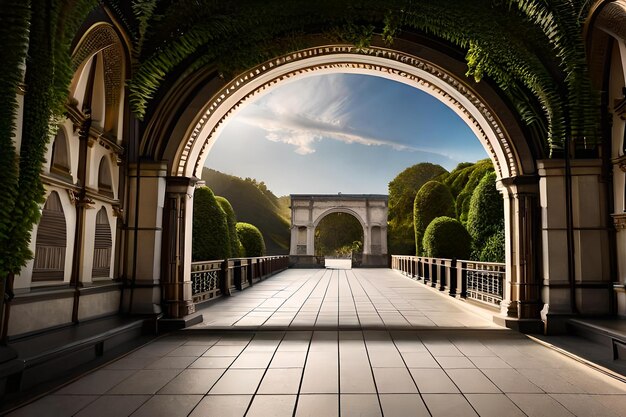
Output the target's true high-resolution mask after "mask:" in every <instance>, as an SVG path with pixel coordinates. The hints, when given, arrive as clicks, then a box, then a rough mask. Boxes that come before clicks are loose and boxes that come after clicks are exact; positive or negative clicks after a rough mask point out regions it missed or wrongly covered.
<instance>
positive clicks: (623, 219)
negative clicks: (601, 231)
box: [611, 213, 626, 230]
mask: <svg viewBox="0 0 626 417" xmlns="http://www.w3.org/2000/svg"><path fill="white" fill-rule="evenodd" d="M611 216H612V217H613V224H614V225H615V229H616V230H626V213H620V214H612V215H611Z"/></svg>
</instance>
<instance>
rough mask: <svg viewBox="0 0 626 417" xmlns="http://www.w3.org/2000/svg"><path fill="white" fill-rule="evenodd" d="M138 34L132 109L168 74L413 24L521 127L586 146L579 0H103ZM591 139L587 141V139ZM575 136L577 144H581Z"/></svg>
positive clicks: (588, 100) (142, 110) (593, 126)
mask: <svg viewBox="0 0 626 417" xmlns="http://www.w3.org/2000/svg"><path fill="white" fill-rule="evenodd" d="M108 3H109V4H110V5H111V7H112V8H113V9H115V10H117V12H118V13H121V14H124V19H123V20H124V21H125V22H126V23H127V26H128V27H129V28H130V31H131V32H132V33H133V34H134V36H135V43H136V48H137V50H138V51H139V61H140V65H139V68H138V71H137V72H135V74H134V76H133V79H132V80H131V82H130V100H131V104H132V106H133V109H134V111H135V112H136V114H137V115H138V116H139V117H140V118H141V117H146V116H148V117H149V115H150V113H151V112H152V111H153V110H154V106H155V102H156V101H157V100H155V97H160V96H162V94H163V92H164V89H165V90H166V89H167V85H170V83H171V81H172V80H173V79H179V78H180V77H185V76H189V75H190V74H193V73H194V72H195V71H198V70H199V69H202V68H206V67H213V68H216V69H217V70H219V71H220V72H221V73H223V74H224V75H225V77H226V78H227V79H228V78H230V77H231V76H232V75H233V74H237V73H240V72H241V71H244V70H245V69H247V68H251V67H253V66H254V65H255V64H258V63H260V62H263V61H265V60H268V59H270V58H272V57H275V56H279V55H282V54H284V53H288V52H291V51H294V50H298V49H303V48H304V47H306V46H307V36H309V35H311V34H317V35H321V36H323V37H325V38H327V39H329V41H330V42H334V43H349V44H352V45H354V46H356V47H357V48H358V49H363V48H367V47H368V46H369V44H370V42H371V39H372V36H373V35H375V34H380V35H382V37H383V38H384V39H385V40H386V41H387V42H388V43H389V45H390V46H391V47H393V46H392V43H393V41H394V39H395V38H399V37H402V36H404V35H405V34H406V33H409V32H418V33H421V34H425V35H428V36H430V37H431V38H433V39H436V40H438V41H439V42H443V43H444V44H445V45H448V46H452V47H453V48H454V49H455V50H456V51H457V52H456V53H461V54H466V61H467V65H468V77H474V78H476V79H481V78H483V77H487V78H490V79H491V81H492V82H494V83H495V84H497V85H498V86H499V88H500V91H501V94H502V96H504V97H506V98H507V99H508V100H509V101H510V102H511V103H512V106H514V107H515V109H516V110H517V112H518V114H519V116H520V118H521V119H522V120H523V121H524V122H525V123H526V124H527V125H528V126H529V131H530V132H531V133H532V134H533V135H534V136H535V137H537V138H539V139H540V140H541V141H543V143H544V144H545V146H546V148H549V149H550V150H551V151H553V152H556V153H557V154H560V152H561V151H562V148H563V146H565V143H566V142H567V141H566V140H565V139H566V138H567V139H570V138H573V139H575V142H577V143H579V144H587V145H588V146H593V144H594V143H595V140H596V138H597V136H598V135H599V133H598V130H597V129H598V127H597V126H598V123H597V121H598V120H599V110H598V108H597V107H598V106H597V103H596V101H595V95H594V93H593V91H592V89H591V83H590V81H589V77H588V75H587V69H586V64H585V51H584V45H583V41H582V36H581V32H582V23H583V19H584V18H585V17H586V13H587V10H588V8H589V6H590V3H591V2H588V1H585V0H555V1H551V2H545V1H543V0H499V1H494V0H475V1H471V2H468V1H466V0H438V1H433V0H389V1H385V2H380V1H374V0H360V1H354V0H321V1H316V2H310V1H306V0H291V1H284V0H267V1H263V2H258V1H254V0H241V1H238V2H226V1H215V0H212V1H208V0H206V1H203V0H194V1H191V0H179V1H173V0H167V1H166V0H161V1H159V0H153V1H141V2H139V1H137V2H135V3H134V6H132V7H131V6H129V5H128V4H127V2H122V1H120V0H109V2H108ZM589 144H591V145H589ZM581 146H582V145H581Z"/></svg>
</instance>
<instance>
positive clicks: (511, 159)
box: [174, 45, 518, 177]
mask: <svg viewBox="0 0 626 417" xmlns="http://www.w3.org/2000/svg"><path fill="white" fill-rule="evenodd" d="M340 54H343V55H346V54H348V55H353V56H354V57H355V59H356V58H360V57H362V56H364V55H365V56H371V57H376V58H383V59H385V60H388V62H389V66H385V65H380V64H369V63H362V62H349V61H348V60H346V61H345V62H340V63H338V62H333V63H327V64H323V63H322V64H318V65H315V66H304V65H303V66H301V67H299V68H295V69H294V70H292V71H290V72H288V73H286V74H282V75H279V76H278V77H276V78H273V79H271V80H269V81H267V82H265V83H263V84H262V85H260V86H259V87H257V88H256V89H255V90H254V91H252V92H250V93H248V94H247V95H245V96H244V97H243V98H242V99H240V100H239V101H238V102H237V103H236V104H235V105H234V106H232V107H231V108H230V109H228V111H227V112H226V113H225V114H224V115H223V116H222V117H221V118H220V120H219V121H218V122H217V123H215V125H214V126H212V127H211V131H210V133H209V134H208V136H207V137H206V139H201V138H200V136H201V133H202V131H203V128H204V127H205V125H206V124H207V122H208V121H209V119H210V118H211V117H212V116H213V115H214V114H215V113H216V112H217V110H218V109H219V108H220V106H222V105H223V103H224V102H225V101H226V100H227V98H228V97H230V96H233V94H234V93H235V92H237V91H239V90H241V89H243V88H244V87H245V86H247V85H248V84H251V83H252V82H253V81H255V80H257V79H258V78H260V77H261V76H262V75H264V74H266V73H268V72H270V71H272V70H275V69H276V68H278V67H281V66H286V65H290V66H293V65H294V63H295V62H297V61H304V60H306V59H309V58H313V57H321V56H328V57H329V58H330V57H333V56H335V55H340ZM394 63H399V64H404V65H410V66H412V67H414V68H415V69H417V70H420V71H423V72H425V73H427V74H429V75H432V76H433V77H436V78H437V79H438V80H440V81H441V82H442V83H444V84H446V85H447V86H449V87H450V88H452V89H453V90H454V91H456V92H458V93H459V94H460V95H462V96H463V97H464V98H465V99H466V100H467V101H469V102H470V103H471V105H472V106H473V107H474V108H476V110H478V112H479V113H480V114H481V116H482V117H483V118H484V119H485V120H486V121H487V123H488V125H489V127H490V130H491V131H492V132H493V133H494V134H495V136H496V137H497V140H498V142H499V145H500V147H501V149H502V150H503V151H504V153H505V158H506V160H505V161H500V159H499V158H498V157H497V155H496V152H495V150H494V149H493V146H492V145H491V143H490V140H489V137H488V135H487V133H486V132H485V131H484V129H483V126H481V124H480V123H479V122H478V121H477V120H476V119H475V117H474V116H473V115H472V114H471V113H470V112H469V111H468V109H467V108H466V106H464V105H463V104H462V103H460V102H459V101H458V100H457V99H456V98H454V97H452V96H451V95H450V94H448V93H447V92H446V91H444V90H443V89H442V88H441V87H439V86H438V85H435V84H433V83H432V82H430V81H429V80H426V79H424V78H421V77H418V76H417V75H414V74H409V73H407V72H405V71H403V70H400V69H398V68H394V67H393V64H394ZM333 69H336V70H338V71H342V70H346V69H348V70H354V69H362V70H368V71H377V72H381V73H387V74H392V75H394V76H399V77H403V78H405V79H407V80H409V81H410V83H409V84H414V85H419V86H420V87H421V88H425V89H427V90H430V91H431V92H432V93H433V94H434V95H436V96H437V97H439V99H440V100H441V101H443V102H447V103H449V104H450V105H451V106H453V107H456V108H457V109H459V110H460V112H461V113H462V114H463V116H464V117H465V118H466V120H467V121H469V123H470V124H471V125H473V127H474V128H475V131H476V132H477V133H478V134H479V136H480V139H481V141H482V143H483V144H484V145H485V147H486V148H487V151H488V153H489V154H490V156H491V157H492V160H494V161H495V164H496V170H497V173H498V176H499V177H503V170H502V167H501V166H500V163H501V162H504V163H506V164H507V166H508V171H509V174H510V176H516V175H518V171H517V161H516V157H515V155H514V152H513V150H512V149H511V147H510V145H509V143H508V142H509V139H508V138H507V137H506V136H505V133H504V131H503V128H502V127H501V126H500V123H499V120H497V118H496V116H495V115H494V114H493V113H492V111H491V110H490V109H489V108H488V107H487V106H486V105H485V103H483V101H482V100H481V99H480V98H479V97H478V96H477V95H476V94H474V92H473V91H472V90H470V88H469V87H468V86H467V85H465V84H464V83H463V82H461V80H459V79H457V78H456V77H454V76H452V75H451V74H449V73H448V72H446V71H444V70H443V69H441V68H439V67H437V66H435V65H433V64H431V63H429V62H426V61H423V60H421V59H420V58H417V57H415V56H412V55H407V54H404V53H401V52H397V51H393V50H388V49H383V48H365V49H363V48H360V49H357V48H356V47H354V46H352V45H333V46H320V47H315V48H310V49H305V50H301V51H297V52H293V53H291V54H288V55H284V56H281V57H278V58H275V59H273V60H271V61H268V62H266V63H264V64H261V65H259V66H257V67H255V68H252V69H251V70H249V71H248V72H246V73H245V74H242V75H241V76H239V77H238V78H236V79H234V80H232V81H231V82H230V83H228V84H227V85H226V86H225V87H223V88H222V89H221V90H220V91H219V92H218V93H217V94H216V95H215V96H214V98H213V101H212V102H210V103H209V104H208V105H207V107H206V110H205V113H204V114H203V115H202V116H201V117H200V119H199V120H198V122H197V123H196V125H195V126H194V128H193V129H192V131H191V134H190V135H189V136H188V138H187V141H186V143H185V145H184V146H183V147H182V150H181V151H180V155H179V157H178V162H177V165H176V166H175V167H174V170H175V171H174V174H175V175H179V176H184V175H185V173H186V172H187V170H188V168H190V164H194V166H193V173H194V174H195V175H196V176H198V172H199V170H201V169H202V167H201V166H200V161H201V160H202V159H203V156H204V155H205V154H206V152H208V149H209V144H210V143H211V142H212V141H213V140H214V135H215V132H216V131H217V129H219V128H220V127H221V126H222V125H223V124H224V122H225V121H226V119H227V118H228V117H229V116H231V115H232V114H233V113H234V112H235V111H236V110H237V109H238V108H239V107H240V106H242V105H243V104H245V103H247V102H248V101H249V100H250V99H251V98H253V97H254V96H256V95H258V94H260V93H262V92H264V91H265V90H266V89H268V88H271V87H273V86H274V85H276V84H277V83H279V82H281V81H285V80H288V79H290V78H293V77H295V76H298V75H302V74H307V73H311V72H315V71H324V70H325V71H328V70H333ZM200 140H204V142H203V143H202V144H200V143H198V142H199V141H200ZM197 146H200V152H199V155H198V157H197V158H196V160H194V161H191V160H190V157H191V153H192V150H193V149H194V148H196V147H197Z"/></svg>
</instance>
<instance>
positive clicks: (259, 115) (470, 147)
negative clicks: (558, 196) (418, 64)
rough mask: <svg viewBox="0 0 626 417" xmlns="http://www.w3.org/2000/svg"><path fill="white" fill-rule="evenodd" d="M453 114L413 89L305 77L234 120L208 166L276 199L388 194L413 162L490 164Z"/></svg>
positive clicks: (371, 80)
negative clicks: (261, 185) (252, 181)
mask: <svg viewBox="0 0 626 417" xmlns="http://www.w3.org/2000/svg"><path fill="white" fill-rule="evenodd" d="M486 157H487V154H486V153H485V151H484V149H483V147H482V145H481V144H480V142H479V141H478V139H477V138H476V136H475V135H474V133H473V132H472V131H471V130H470V128H469V127H468V126H467V125H466V124H465V122H463V121H462V120H461V119H460V118H459V117H458V116H457V115H456V114H455V113H454V112H453V111H452V110H450V109H449V108H448V107H447V106H446V105H444V104H443V103H441V102H440V101H439V100H437V99H436V98H434V97H432V96H430V95H429V94H427V93H424V92H422V91H420V90H418V89H416V88H413V87H410V86H407V85H406V84H402V83H398V82H395V81H391V80H388V79H384V78H380V77H374V76H368V75H358V74H327V75H316V76H312V77H308V78H302V79H299V80H296V81H293V82H290V83H288V84H284V85H280V86H278V87H275V88H274V89H272V90H271V91H270V92H269V93H268V94H266V95H264V96H262V97H260V98H258V99H257V100H255V101H253V102H250V103H249V104H248V105H246V107H244V108H243V109H242V110H241V111H240V112H239V113H238V114H236V115H235V116H234V117H232V118H231V119H230V120H229V121H228V123H227V125H226V126H225V127H224V128H223V130H222V132H221V133H220V135H219V137H218V138H217V140H216V143H215V145H214V146H213V148H212V149H211V151H210V153H209V155H208V158H207V161H206V163H205V166H207V167H209V168H213V169H216V170H218V171H221V172H225V173H227V174H232V175H237V176H240V177H252V178H256V179H257V180H259V181H265V183H266V184H267V186H268V188H269V189H270V190H272V191H273V192H274V194H276V195H278V196H281V195H287V194H301V193H328V194H335V193H338V192H342V193H344V194H349V193H353V194H363V193H368V194H387V185H388V183H389V181H391V180H392V179H393V178H394V177H395V176H396V175H397V174H398V173H400V172H401V171H402V170H404V169H405V168H407V167H409V166H411V165H414V164H416V163H419V162H432V163H436V164H440V165H441V166H443V167H444V168H446V169H448V170H451V169H453V168H454V167H455V166H456V165H457V164H458V163H459V162H465V161H470V162H474V161H477V160H479V159H483V158H486Z"/></svg>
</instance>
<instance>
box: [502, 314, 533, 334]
mask: <svg viewBox="0 0 626 417" xmlns="http://www.w3.org/2000/svg"><path fill="white" fill-rule="evenodd" d="M493 322H494V323H496V324H497V325H499V326H504V327H508V328H509V329H512V330H516V331H518V332H520V333H530V334H543V332H544V323H543V321H542V320H540V319H518V318H515V317H504V316H493Z"/></svg>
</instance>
